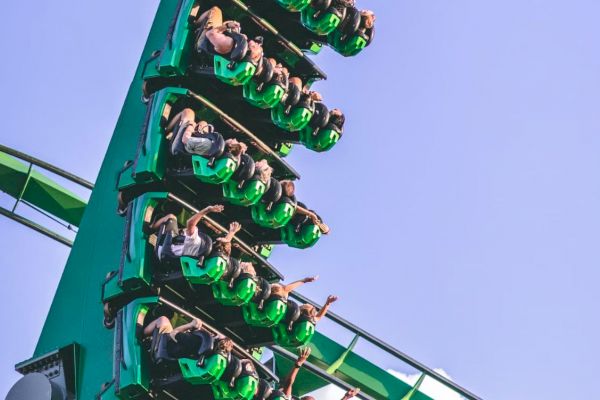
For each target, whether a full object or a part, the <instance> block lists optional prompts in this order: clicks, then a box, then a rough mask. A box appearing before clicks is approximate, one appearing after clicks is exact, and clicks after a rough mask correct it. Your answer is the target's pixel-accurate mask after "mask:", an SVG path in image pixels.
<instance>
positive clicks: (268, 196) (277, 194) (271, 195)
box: [261, 177, 283, 203]
mask: <svg viewBox="0 0 600 400" xmlns="http://www.w3.org/2000/svg"><path fill="white" fill-rule="evenodd" d="M282 194H283V188H282V187H281V183H279V181H278V180H277V179H275V178H273V177H271V180H270V181H269V189H267V191H266V192H265V194H263V196H262V197H261V201H262V202H263V203H275V202H277V201H279V199H280V198H281V195H282Z"/></svg>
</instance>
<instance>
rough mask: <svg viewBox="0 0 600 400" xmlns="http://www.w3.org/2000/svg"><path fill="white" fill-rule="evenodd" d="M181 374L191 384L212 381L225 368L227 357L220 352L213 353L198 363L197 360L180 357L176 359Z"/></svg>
mask: <svg viewBox="0 0 600 400" xmlns="http://www.w3.org/2000/svg"><path fill="white" fill-rule="evenodd" d="M178 363H179V367H180V368H181V374H182V375H183V379H184V380H185V381H186V382H189V383H191V384H192V385H206V384H209V383H213V382H215V381H217V380H218V379H220V378H221V376H223V373H224V372H225V369H226V368H227V359H226V358H225V356H223V355H222V354H213V355H211V356H210V357H207V358H206V359H205V360H204V363H203V364H202V365H198V360H192V359H190V358H181V359H179V360H178Z"/></svg>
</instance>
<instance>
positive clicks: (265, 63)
mask: <svg viewBox="0 0 600 400" xmlns="http://www.w3.org/2000/svg"><path fill="white" fill-rule="evenodd" d="M259 65H260V66H261V68H260V73H259V74H256V75H254V80H255V81H256V82H258V83H260V84H262V83H267V82H270V81H271V79H273V72H274V69H273V64H271V63H270V62H269V60H268V59H267V58H266V57H263V58H261V60H260V61H259Z"/></svg>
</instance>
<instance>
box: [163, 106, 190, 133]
mask: <svg viewBox="0 0 600 400" xmlns="http://www.w3.org/2000/svg"><path fill="white" fill-rule="evenodd" d="M195 119H196V113H195V112H194V110H192V109H191V108H185V109H183V111H181V112H179V113H178V114H177V115H176V116H174V117H173V119H171V121H170V122H169V124H168V125H167V128H166V129H165V131H166V132H167V133H169V132H171V131H173V129H175V127H176V126H179V125H180V124H182V123H184V122H194V121H195Z"/></svg>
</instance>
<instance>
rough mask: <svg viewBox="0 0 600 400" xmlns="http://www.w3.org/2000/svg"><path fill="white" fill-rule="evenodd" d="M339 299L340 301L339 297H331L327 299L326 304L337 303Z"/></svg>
mask: <svg viewBox="0 0 600 400" xmlns="http://www.w3.org/2000/svg"><path fill="white" fill-rule="evenodd" d="M337 299H338V297H337V296H334V295H329V296H328V297H327V301H326V303H327V304H332V303H335V302H336V301H337Z"/></svg>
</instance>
